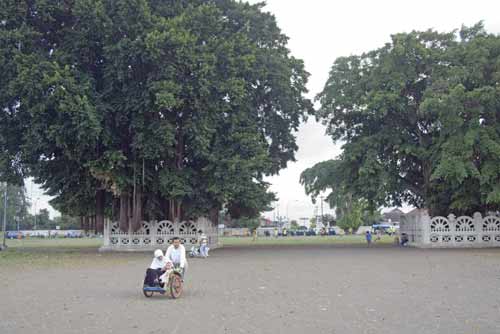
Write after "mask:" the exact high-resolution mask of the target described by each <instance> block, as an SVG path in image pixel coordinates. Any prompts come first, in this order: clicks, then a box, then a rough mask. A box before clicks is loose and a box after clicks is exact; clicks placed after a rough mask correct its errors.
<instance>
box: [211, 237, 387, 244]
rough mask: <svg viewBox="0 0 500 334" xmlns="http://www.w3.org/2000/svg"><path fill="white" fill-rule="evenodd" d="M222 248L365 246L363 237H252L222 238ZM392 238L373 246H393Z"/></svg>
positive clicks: (383, 239)
mask: <svg viewBox="0 0 500 334" xmlns="http://www.w3.org/2000/svg"><path fill="white" fill-rule="evenodd" d="M220 240H221V243H222V245H223V246H259V245H266V246H279V245H287V246H289V245H335V244H342V245H350V244H351V245H362V244H366V241H365V238H364V236H363V235H344V236H311V237H279V238H273V237H259V238H257V240H255V241H253V238H252V237H242V238H239V237H223V238H221V239H220ZM393 243H394V237H390V236H388V235H384V236H382V239H381V240H380V241H377V242H376V243H374V244H385V245H389V244H393Z"/></svg>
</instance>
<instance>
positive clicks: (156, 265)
mask: <svg viewBox="0 0 500 334" xmlns="http://www.w3.org/2000/svg"><path fill="white" fill-rule="evenodd" d="M166 265H167V258H166V257H165V256H163V257H162V258H161V260H160V259H159V258H157V257H155V258H154V259H153V262H151V265H150V266H149V268H151V269H154V270H156V269H163V268H165V266H166Z"/></svg>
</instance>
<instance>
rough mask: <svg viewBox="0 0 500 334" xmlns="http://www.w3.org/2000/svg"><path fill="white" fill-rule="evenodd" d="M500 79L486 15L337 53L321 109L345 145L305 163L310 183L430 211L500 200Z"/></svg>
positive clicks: (312, 190)
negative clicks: (332, 156)
mask: <svg viewBox="0 0 500 334" xmlns="http://www.w3.org/2000/svg"><path fill="white" fill-rule="evenodd" d="M499 82H500V36H497V35H493V34H489V33H487V32H486V31H485V30H484V28H483V25H482V24H481V23H479V24H477V25H475V26H473V27H462V29H461V30H460V31H458V32H457V31H453V32H451V33H439V32H436V31H433V30H428V31H413V32H411V33H401V34H395V35H393V36H392V39H391V41H390V42H389V43H387V44H386V45H384V46H383V47H381V48H379V49H376V50H373V51H370V52H367V53H364V54H362V55H355V56H350V57H341V58H338V59H337V60H336V61H335V63H334V65H333V67H332V69H331V71H330V77H329V79H328V81H327V83H326V85H325V87H324V90H323V91H322V92H321V93H320V94H319V95H318V97H317V99H318V100H319V102H320V103H321V107H320V109H319V110H318V112H317V114H316V116H317V118H318V119H319V120H321V121H322V122H323V124H325V125H326V126H327V134H329V135H330V136H331V137H332V138H333V140H334V141H340V142H342V143H343V153H342V154H341V156H340V157H339V158H338V159H337V160H332V161H329V162H323V163H320V164H318V165H317V166H315V167H314V168H312V169H310V170H308V171H305V172H304V173H303V175H302V182H303V184H305V186H306V192H307V193H309V194H312V195H317V194H318V191H323V190H326V189H332V190H333V192H332V194H331V195H330V199H331V200H332V201H333V202H334V203H336V202H337V201H336V200H335V199H336V198H339V196H340V197H343V196H344V195H346V194H350V195H352V196H353V197H354V198H356V199H364V200H367V201H369V204H370V205H371V206H372V207H377V206H380V205H389V206H399V205H401V204H402V203H403V202H406V203H408V204H411V205H414V206H416V207H426V208H429V209H430V211H431V213H432V214H448V213H449V212H450V211H453V212H455V213H456V214H460V213H468V214H470V213H472V212H474V211H482V212H486V211H488V210H499V209H500V85H499Z"/></svg>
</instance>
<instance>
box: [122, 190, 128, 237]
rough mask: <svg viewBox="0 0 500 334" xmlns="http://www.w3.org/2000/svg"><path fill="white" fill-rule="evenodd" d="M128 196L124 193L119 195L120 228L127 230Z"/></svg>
mask: <svg viewBox="0 0 500 334" xmlns="http://www.w3.org/2000/svg"><path fill="white" fill-rule="evenodd" d="M128 207H129V196H128V195H127V194H125V193H122V194H121V195H120V230H122V231H123V232H128V230H129V225H128V223H129V212H128V211H129V208H128Z"/></svg>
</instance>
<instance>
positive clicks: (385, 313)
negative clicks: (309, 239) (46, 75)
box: [0, 245, 500, 334]
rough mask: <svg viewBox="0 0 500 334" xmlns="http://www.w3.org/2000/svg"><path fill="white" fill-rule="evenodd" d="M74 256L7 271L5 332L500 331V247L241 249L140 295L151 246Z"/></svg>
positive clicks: (1, 293) (1, 326) (0, 289)
mask: <svg viewBox="0 0 500 334" xmlns="http://www.w3.org/2000/svg"><path fill="white" fill-rule="evenodd" d="M53 256H57V255H53ZM70 262H71V263H70V264H69V265H50V266H48V267H45V268H44V267H40V266H34V267H32V266H30V267H28V268H26V267H20V266H16V265H13V266H9V267H7V268H5V266H4V267H2V268H0V333H2V334H11V333H12V334H13V333H124V334H126V333H206V334H210V333H217V334H219V333H273V334H275V333H306V334H313V333H341V334H349V333H356V334H358V333H384V334H387V333H398V334H400V333H422V334H431V333H441V334H443V333H450V334H458V333H491V334H494V333H500V250H418V249H406V248H405V249H403V248H397V247H389V246H381V247H375V248H371V249H368V248H365V247H361V246H346V245H335V246H333V245H302V246H279V247H276V246H260V247H248V246H239V247H236V246H234V247H228V248H224V249H220V250H217V251H214V252H213V253H212V256H211V257H210V258H209V259H207V260H202V259H194V260H190V267H189V272H188V277H187V282H186V289H185V293H184V295H183V296H182V298H181V299H179V300H172V299H169V298H167V297H164V296H160V295H158V296H155V297H153V298H151V299H146V298H145V297H144V296H143V295H142V292H141V286H142V279H143V275H144V271H145V268H146V267H147V266H148V265H149V262H150V254H98V253H97V252H95V251H93V250H88V251H86V252H85V253H84V254H82V255H81V256H79V257H75V258H74V259H73V260H71V261H70Z"/></svg>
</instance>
